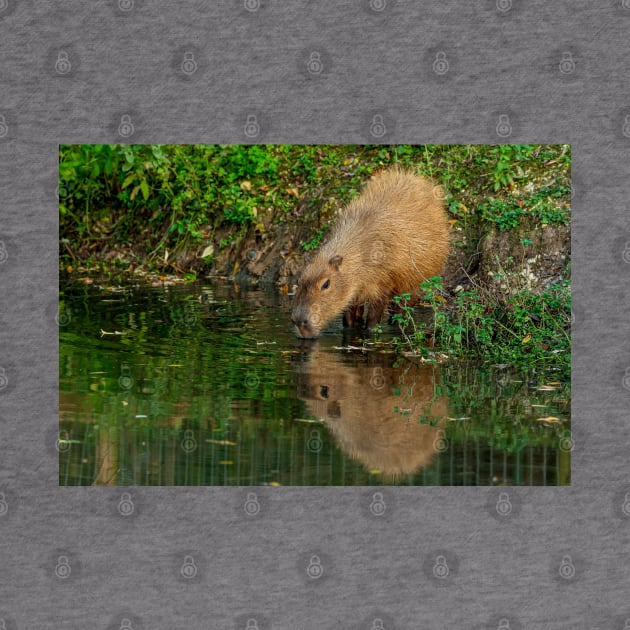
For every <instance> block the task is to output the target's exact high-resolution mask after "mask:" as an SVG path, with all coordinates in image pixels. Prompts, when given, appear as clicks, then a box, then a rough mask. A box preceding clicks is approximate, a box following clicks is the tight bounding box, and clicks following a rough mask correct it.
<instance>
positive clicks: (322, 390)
mask: <svg viewBox="0 0 630 630" xmlns="http://www.w3.org/2000/svg"><path fill="white" fill-rule="evenodd" d="M319 395H320V396H321V397H322V398H328V385H320V386H319Z"/></svg>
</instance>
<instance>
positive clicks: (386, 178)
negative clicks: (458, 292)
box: [291, 167, 448, 338]
mask: <svg viewBox="0 0 630 630" xmlns="http://www.w3.org/2000/svg"><path fill="white" fill-rule="evenodd" d="M443 199H444V193H443V191H442V189H441V188H440V187H439V186H435V185H434V184H433V183H432V182H430V181H429V180H427V179H424V178H422V177H418V176H416V175H414V174H413V173H412V172H411V171H406V170H403V169H401V168H398V167H394V168H391V169H389V170H387V171H384V172H383V173H381V174H380V175H377V176H375V177H373V178H372V179H371V180H370V181H369V182H368V183H367V185H366V187H365V189H364V190H363V192H362V193H361V195H360V196H359V197H358V198H357V199H355V200H353V201H351V202H350V203H349V204H348V206H347V207H346V208H345V209H344V210H343V211H342V213H341V215H340V217H339V219H338V221H337V223H336V225H335V227H334V228H333V231H332V233H331V236H330V239H329V240H328V242H327V243H325V244H324V245H323V246H322V247H321V249H320V250H319V252H318V253H317V255H316V256H315V258H314V259H313V260H312V261H311V262H310V263H309V264H308V265H307V267H306V268H305V269H304V271H303V272H302V275H301V277H300V280H299V282H298V288H297V291H296V294H295V304H294V308H293V313H292V317H291V320H292V322H293V324H294V326H295V330H296V334H297V336H298V337H302V338H313V337H317V336H318V335H319V333H320V332H321V330H322V328H323V327H324V326H325V325H326V323H328V322H329V321H330V320H331V319H333V318H334V317H336V316H337V315H339V314H340V313H343V314H344V317H343V323H344V326H347V327H352V326H355V325H357V324H360V323H361V321H362V317H363V315H364V314H365V324H366V325H367V327H368V328H372V327H373V326H375V325H376V324H378V323H379V321H380V320H381V317H382V315H383V311H384V309H385V307H386V306H387V303H388V302H389V300H390V299H391V298H392V296H394V295H401V294H403V293H412V294H416V293H417V292H418V289H419V284H420V283H421V282H423V281H424V280H427V279H428V278H431V277H433V276H439V275H440V274H441V273H442V269H443V267H444V262H445V260H446V256H447V253H448V220H447V217H446V212H445V210H444V202H443ZM364 311H365V313H364Z"/></svg>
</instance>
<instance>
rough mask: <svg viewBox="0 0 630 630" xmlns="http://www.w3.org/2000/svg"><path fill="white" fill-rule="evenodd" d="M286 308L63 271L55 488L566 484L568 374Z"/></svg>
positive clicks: (240, 294)
mask: <svg viewBox="0 0 630 630" xmlns="http://www.w3.org/2000/svg"><path fill="white" fill-rule="evenodd" d="M290 308H291V298H290V297H287V296H282V295H280V294H279V293H278V291H277V290H276V289H275V288H273V287H271V288H269V289H268V290H265V291H263V290H259V289H257V290H244V289H239V288H237V287H236V286H234V285H232V284H212V285H211V284H207V283H205V284H194V285H175V286H164V285H159V286H155V287H153V286H147V284H146V283H141V284H137V285H134V284H125V285H121V286H117V287H111V286H107V287H105V286H99V285H98V284H97V283H94V284H86V283H85V282H67V283H64V284H62V286H61V288H60V312H59V322H60V336H59V357H60V359H59V360H60V366H59V368H60V376H59V401H60V434H59V483H60V485H120V486H122V485H124V486H129V485H237V486H243V485H247V486H250V485H254V486H255V485H279V486H285V485H392V484H395V485H552V486H553V485H566V484H569V483H570V471H571V441H570V423H569V410H570V402H569V393H568V392H569V390H568V386H567V385H566V384H565V385H562V384H555V385H554V384H552V385H551V386H546V385H545V384H546V383H547V382H548V381H549V380H550V379H549V376H548V375H547V376H546V378H543V377H542V376H541V375H537V374H535V373H533V372H532V373H528V374H516V373H513V372H511V371H510V370H509V368H507V367H506V366H484V367H480V366H471V365H461V364H446V365H443V366H432V365H421V364H416V363H412V362H409V361H407V360H400V359H398V358H397V357H396V356H395V355H393V354H392V353H391V352H383V351H379V350H374V349H372V350H369V351H367V352H363V351H361V350H360V349H354V350H347V349H343V348H342V347H347V346H348V345H352V346H353V347H359V346H360V345H361V344H360V342H359V340H358V339H357V338H352V337H344V335H343V331H342V330H341V328H340V324H339V325H338V326H335V325H333V326H332V327H329V329H328V331H327V332H326V333H325V334H324V335H323V336H322V337H321V338H320V339H319V340H318V341H316V342H304V341H302V342H300V341H298V340H297V339H296V338H295V336H294V335H293V332H292V330H291V327H290V317H289V314H290ZM392 332H393V331H388V330H387V329H386V332H385V335H384V338H385V339H386V338H387V336H388V334H391V333H392ZM372 348H373V346H372Z"/></svg>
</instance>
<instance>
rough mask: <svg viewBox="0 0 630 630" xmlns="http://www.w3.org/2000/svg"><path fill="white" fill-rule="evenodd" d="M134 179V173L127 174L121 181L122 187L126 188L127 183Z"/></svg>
mask: <svg viewBox="0 0 630 630" xmlns="http://www.w3.org/2000/svg"><path fill="white" fill-rule="evenodd" d="M134 179H136V176H135V174H134V173H131V175H127V177H125V181H124V182H123V183H122V187H123V189H125V188H127V186H129V184H131V182H133V180H134Z"/></svg>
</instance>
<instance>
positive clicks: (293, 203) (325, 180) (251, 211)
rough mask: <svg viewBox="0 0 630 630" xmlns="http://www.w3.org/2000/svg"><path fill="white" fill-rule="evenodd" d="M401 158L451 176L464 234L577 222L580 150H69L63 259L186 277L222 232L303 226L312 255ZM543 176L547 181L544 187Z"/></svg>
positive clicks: (63, 153) (62, 197)
mask: <svg viewBox="0 0 630 630" xmlns="http://www.w3.org/2000/svg"><path fill="white" fill-rule="evenodd" d="M392 163H399V164H401V165H403V166H407V167H411V168H415V169H417V170H419V171H421V172H424V173H426V174H428V175H430V176H432V177H434V178H435V179H436V180H438V181H440V182H441V183H442V184H443V185H444V186H445V188H446V191H447V203H448V207H449V210H450V212H451V214H452V216H453V221H454V222H456V223H457V224H459V225H462V226H463V227H466V226H467V225H468V224H471V223H472V224H477V225H479V224H482V223H488V222H490V223H492V222H493V223H496V224H497V225H498V226H499V228H500V229H509V228H511V227H515V226H516V225H518V223H519V221H520V219H521V218H522V217H524V216H527V215H531V216H536V217H538V218H540V219H541V221H542V222H543V223H564V224H566V223H567V222H568V219H569V211H568V208H567V206H566V205H564V206H563V205H562V204H559V203H558V199H560V198H567V199H568V197H569V193H570V189H569V186H570V181H569V180H568V167H569V164H570V149H569V147H568V146H561V145H544V146H540V145H500V146H488V145H477V146H463V145H417V146H411V145H400V146H381V145H365V146H359V145H345V146H344V145H342V146H337V145H334V146H316V145H254V146H243V145H62V146H61V147H60V152H59V178H60V181H59V213H60V234H61V249H60V256H61V263H62V265H63V266H66V265H67V264H78V263H85V262H86V261H87V260H88V258H89V257H90V256H92V257H94V259H96V260H112V259H113V260H115V261H116V262H122V263H123V264H128V263H130V262H135V263H136V264H143V265H147V266H149V267H151V266H154V267H156V268H169V267H172V268H174V269H175V271H181V270H182V268H184V267H186V268H192V267H194V266H195V265H199V264H203V263H202V261H200V260H199V259H198V258H197V257H196V256H195V254H194V250H195V249H199V248H201V249H203V248H204V247H205V244H207V243H208V242H209V241H211V240H212V239H213V238H214V237H215V236H216V235H217V234H218V233H219V232H220V231H221V230H223V231H222V232H221V234H220V239H219V240H223V241H224V242H228V243H232V242H238V241H239V240H240V239H241V238H242V237H243V236H244V235H245V234H246V233H247V230H248V229H256V228H257V229H258V230H259V232H262V231H264V230H266V229H268V228H269V227H270V224H277V223H291V222H296V221H298V222H307V223H308V224H309V225H310V227H311V229H312V234H311V235H310V236H309V238H307V239H304V240H303V241H302V247H303V249H304V250H305V251H308V250H309V249H312V248H314V247H316V246H317V245H318V244H319V240H320V239H321V236H322V235H323V229H325V227H326V226H327V224H328V222H329V221H330V219H332V216H333V214H334V211H335V210H336V208H338V207H339V205H340V204H343V203H344V202H346V201H347V200H348V199H350V198H351V197H353V196H355V195H357V194H358V192H359V190H360V188H361V186H362V184H363V182H364V180H365V179H366V177H368V176H369V175H370V174H371V173H372V172H374V171H377V170H379V169H381V168H383V167H384V166H387V165H388V164H392ZM543 174H544V175H545V176H546V178H547V180H548V181H547V180H546V183H545V185H543V186H533V187H532V185H533V184H535V180H536V178H537V177H538V176H539V175H543ZM554 174H555V175H557V176H554ZM550 175H551V176H552V177H549V176H550ZM528 185H529V186H530V187H532V189H531V190H530V189H529V188H528ZM228 238H229V239H230V240H229V241H226V239H228ZM166 252H169V253H170V255H166ZM113 254H116V255H113ZM182 261H183V262H182Z"/></svg>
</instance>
